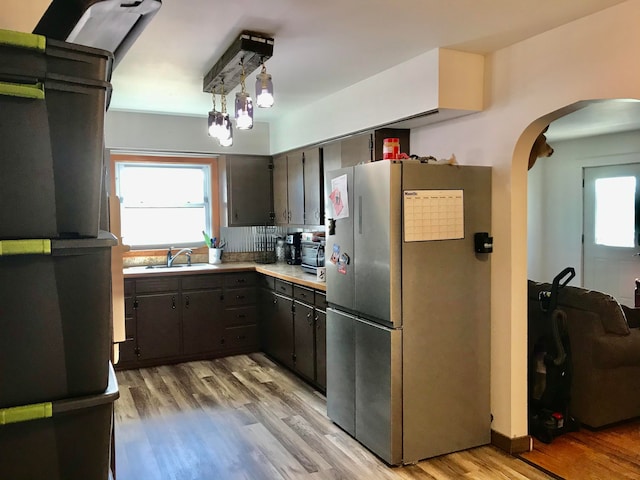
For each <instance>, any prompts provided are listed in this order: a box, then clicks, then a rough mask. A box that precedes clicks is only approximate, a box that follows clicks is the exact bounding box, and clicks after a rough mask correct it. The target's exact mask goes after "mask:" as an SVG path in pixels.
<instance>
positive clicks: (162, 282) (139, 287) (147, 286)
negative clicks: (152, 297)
mask: <svg viewBox="0 0 640 480" xmlns="http://www.w3.org/2000/svg"><path fill="white" fill-rule="evenodd" d="M179 288H180V277H150V278H141V279H140V278H139V279H137V280H136V294H140V293H150V292H177V291H178V290H179Z"/></svg>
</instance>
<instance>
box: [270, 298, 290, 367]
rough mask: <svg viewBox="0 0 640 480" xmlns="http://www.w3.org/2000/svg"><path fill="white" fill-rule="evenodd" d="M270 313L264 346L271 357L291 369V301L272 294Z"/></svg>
mask: <svg viewBox="0 0 640 480" xmlns="http://www.w3.org/2000/svg"><path fill="white" fill-rule="evenodd" d="M272 299H273V302H272V305H273V307H272V311H271V315H270V319H269V320H270V322H269V325H268V327H267V331H268V334H267V336H268V340H267V342H266V344H267V345H268V348H269V350H268V351H266V353H267V354H269V355H271V356H272V357H273V358H275V359H276V360H277V361H279V362H280V363H282V364H283V365H285V366H287V367H289V368H293V367H294V364H293V313H292V308H293V299H291V298H288V297H284V296H282V295H278V294H277V293H274V294H273V296H272Z"/></svg>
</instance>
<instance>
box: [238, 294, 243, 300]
mask: <svg viewBox="0 0 640 480" xmlns="http://www.w3.org/2000/svg"><path fill="white" fill-rule="evenodd" d="M243 298H244V295H236V299H237V300H242V299H243Z"/></svg>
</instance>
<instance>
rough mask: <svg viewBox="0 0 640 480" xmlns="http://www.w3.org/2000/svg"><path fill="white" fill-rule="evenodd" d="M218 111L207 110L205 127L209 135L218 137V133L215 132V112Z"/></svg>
mask: <svg viewBox="0 0 640 480" xmlns="http://www.w3.org/2000/svg"><path fill="white" fill-rule="evenodd" d="M217 113H218V112H216V111H215V110H211V111H210V112H209V120H208V121H207V123H208V125H209V127H208V129H207V133H208V134H209V136H210V137H213V138H218V135H217V134H216V114H217Z"/></svg>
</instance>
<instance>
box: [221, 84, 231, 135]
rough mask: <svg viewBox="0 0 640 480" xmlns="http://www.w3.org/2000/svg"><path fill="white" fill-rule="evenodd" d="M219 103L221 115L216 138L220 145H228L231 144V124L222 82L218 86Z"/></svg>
mask: <svg viewBox="0 0 640 480" xmlns="http://www.w3.org/2000/svg"><path fill="white" fill-rule="evenodd" d="M220 89H221V90H220V92H221V93H220V97H221V99H220V103H221V110H222V112H221V115H220V130H219V132H220V133H219V136H218V140H219V141H220V146H222V147H230V146H231V145H233V126H232V125H231V119H230V118H229V114H228V113H227V97H225V96H224V82H222V84H221V86H220Z"/></svg>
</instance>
